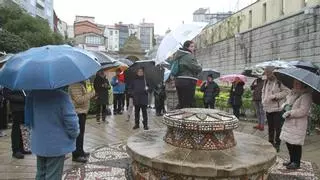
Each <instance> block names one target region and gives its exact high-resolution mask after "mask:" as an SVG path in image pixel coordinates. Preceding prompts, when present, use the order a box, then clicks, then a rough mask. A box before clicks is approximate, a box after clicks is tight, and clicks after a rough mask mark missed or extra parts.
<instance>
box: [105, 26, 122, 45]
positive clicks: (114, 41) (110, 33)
mask: <svg viewBox="0 0 320 180" xmlns="http://www.w3.org/2000/svg"><path fill="white" fill-rule="evenodd" d="M104 36H105V37H108V46H107V49H108V51H119V29H117V28H116V26H106V28H105V31H104Z"/></svg>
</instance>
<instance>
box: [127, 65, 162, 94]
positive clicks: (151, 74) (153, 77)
mask: <svg viewBox="0 0 320 180" xmlns="http://www.w3.org/2000/svg"><path fill="white" fill-rule="evenodd" d="M139 68H143V69H144V75H145V78H146V82H147V84H148V85H149V87H150V88H151V89H153V88H155V87H156V86H157V85H158V84H159V83H160V82H162V81H163V74H164V70H163V68H161V67H159V66H156V65H155V62H154V61H136V62H135V63H133V65H131V66H130V67H129V68H128V69H127V70H126V71H125V82H126V83H130V82H132V81H133V80H134V79H135V78H136V72H137V70H138V69H139Z"/></svg>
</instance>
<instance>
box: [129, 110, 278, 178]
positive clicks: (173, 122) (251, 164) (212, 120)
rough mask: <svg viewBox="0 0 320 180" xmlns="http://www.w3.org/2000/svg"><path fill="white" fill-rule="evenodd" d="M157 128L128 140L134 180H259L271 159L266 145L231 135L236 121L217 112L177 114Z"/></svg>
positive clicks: (272, 154) (253, 138)
mask: <svg viewBox="0 0 320 180" xmlns="http://www.w3.org/2000/svg"><path fill="white" fill-rule="evenodd" d="M163 123H164V124H166V125H167V126H168V127H167V129H154V130H150V131H145V132H141V133H138V134H136V135H134V136H132V137H130V138H129V139H128V143H127V152H128V154H129V155H130V156H131V158H132V159H133V163H132V172H133V176H134V179H150V180H158V179H159V180H160V179H161V180H162V179H170V180H171V179H172V180H179V179H190V180H191V179H199V180H200V179H201V180H213V179H214V180H222V179H223V180H228V179H230V180H231V179H232V180H247V179H252V180H258V179H259V180H260V179H261V177H262V176H263V174H264V173H265V172H266V171H267V170H268V169H269V168H270V167H271V166H272V165H273V164H274V162H275V160H276V152H275V150H274V148H273V146H272V145H271V144H270V143H269V142H267V141H265V140H263V139H261V138H259V137H256V136H253V135H249V134H244V133H239V132H233V131H232V130H233V129H235V128H237V127H238V120H237V118H236V117H234V116H233V115H230V114H227V113H225V112H222V111H218V110H206V109H182V110H178V111H173V112H169V113H168V114H166V115H165V117H164V120H163Z"/></svg>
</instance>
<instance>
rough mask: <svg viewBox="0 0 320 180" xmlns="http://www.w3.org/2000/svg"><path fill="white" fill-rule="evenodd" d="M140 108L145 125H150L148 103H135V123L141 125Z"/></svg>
mask: <svg viewBox="0 0 320 180" xmlns="http://www.w3.org/2000/svg"><path fill="white" fill-rule="evenodd" d="M140 109H141V111H142V116H143V121H142V124H143V126H144V127H147V126H148V113H147V105H135V106H134V111H135V125H136V126H139V124H140Z"/></svg>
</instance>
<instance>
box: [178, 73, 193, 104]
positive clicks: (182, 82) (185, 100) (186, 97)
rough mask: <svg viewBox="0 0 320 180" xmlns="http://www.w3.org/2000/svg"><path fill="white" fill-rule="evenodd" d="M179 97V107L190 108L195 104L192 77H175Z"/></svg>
mask: <svg viewBox="0 0 320 180" xmlns="http://www.w3.org/2000/svg"><path fill="white" fill-rule="evenodd" d="M175 83H176V89H177V93H178V99H179V105H178V107H179V108H191V107H194V105H195V99H194V95H195V92H196V83H197V81H196V80H194V79H183V78H177V79H176V80H175Z"/></svg>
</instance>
